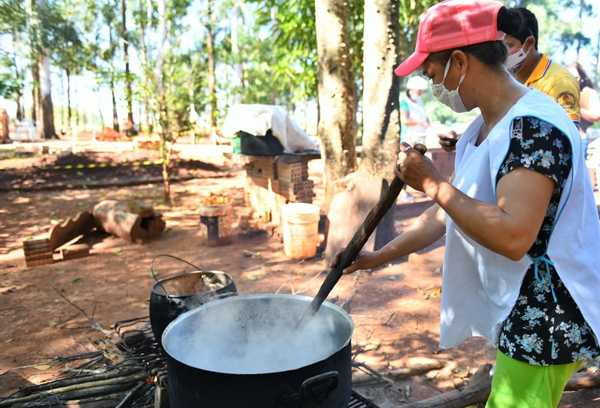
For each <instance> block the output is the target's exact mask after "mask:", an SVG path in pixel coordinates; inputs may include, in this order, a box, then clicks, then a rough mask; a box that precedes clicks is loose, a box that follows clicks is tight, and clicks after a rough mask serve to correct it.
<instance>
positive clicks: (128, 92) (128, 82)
mask: <svg viewBox="0 0 600 408" xmlns="http://www.w3.org/2000/svg"><path fill="white" fill-rule="evenodd" d="M121 37H122V38H123V59H124V60H125V98H126V99H127V128H126V129H125V131H126V132H127V134H132V133H133V132H134V122H133V90H132V88H133V85H132V82H133V79H132V75H131V72H130V70H129V33H128V32H127V0H121Z"/></svg>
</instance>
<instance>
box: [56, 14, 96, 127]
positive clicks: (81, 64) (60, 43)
mask: <svg viewBox="0 0 600 408" xmlns="http://www.w3.org/2000/svg"><path fill="white" fill-rule="evenodd" d="M64 6H66V7H68V6H70V4H65V5H64ZM48 22H49V23H51V24H52V25H53V27H54V36H53V43H54V45H55V47H54V48H55V51H54V52H53V53H52V62H53V63H54V65H56V66H57V67H59V68H61V69H62V70H63V71H64V74H65V77H66V82H67V87H66V88H67V121H66V123H67V126H69V127H70V126H71V125H72V116H73V115H72V103H71V95H72V93H71V79H72V77H73V75H78V74H80V73H81V72H82V71H83V69H84V68H85V67H88V66H89V65H90V60H89V53H88V52H87V49H86V47H85V46H84V44H83V43H82V41H81V38H80V36H79V33H78V32H77V30H76V28H75V25H74V24H73V22H72V21H70V20H67V19H66V18H64V16H63V15H60V14H58V15H55V16H54V18H52V19H48Z"/></svg>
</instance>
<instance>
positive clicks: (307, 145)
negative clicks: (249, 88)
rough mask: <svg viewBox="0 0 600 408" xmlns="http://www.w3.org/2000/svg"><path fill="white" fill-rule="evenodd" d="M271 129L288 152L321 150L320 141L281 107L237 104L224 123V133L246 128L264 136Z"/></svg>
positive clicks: (252, 133) (229, 135) (227, 133)
mask: <svg viewBox="0 0 600 408" xmlns="http://www.w3.org/2000/svg"><path fill="white" fill-rule="evenodd" d="M269 129H271V132H272V133H273V136H274V137H276V138H277V139H278V140H279V141H280V142H281V144H282V145H283V149H284V151H285V152H286V153H299V152H303V151H306V150H319V142H318V141H317V139H315V138H314V137H312V136H309V135H308V134H306V132H305V131H304V130H303V129H302V128H301V127H300V126H298V125H297V124H296V122H294V120H293V119H292V118H290V117H289V115H288V114H287V112H286V111H285V110H284V109H283V108H282V107H280V106H275V105H243V104H240V105H233V106H232V107H231V108H230V109H229V112H227V117H226V118H225V123H224V124H223V128H222V129H221V130H222V131H223V136H225V137H229V138H231V137H234V136H235V135H236V133H237V132H239V131H243V132H246V133H250V134H251V135H256V136H263V135H265V134H266V133H267V130H269Z"/></svg>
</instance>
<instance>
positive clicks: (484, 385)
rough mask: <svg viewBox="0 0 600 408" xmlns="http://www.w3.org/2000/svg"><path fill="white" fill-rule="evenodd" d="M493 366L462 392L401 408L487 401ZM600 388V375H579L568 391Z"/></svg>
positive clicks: (459, 407) (459, 406) (448, 407)
mask: <svg viewBox="0 0 600 408" xmlns="http://www.w3.org/2000/svg"><path fill="white" fill-rule="evenodd" d="M491 367H492V366H491V365H490V364H486V365H484V366H482V367H480V368H479V369H478V370H477V372H476V373H475V374H474V375H473V377H472V379H471V380H470V381H469V383H468V385H467V386H466V387H465V388H463V389H462V390H452V391H449V392H445V393H443V394H440V395H436V396H435V397H432V398H427V399H425V400H421V401H416V402H411V403H408V404H404V405H401V408H464V407H467V406H469V405H474V404H479V403H483V402H485V401H487V399H488V397H489V395H490V391H491V388H492V377H491V376H490V370H491ZM598 387H600V373H591V372H585V373H578V374H575V375H574V376H573V377H572V378H571V379H570V380H569V382H568V383H567V385H566V387H565V390H566V391H578V390H582V389H589V388H598Z"/></svg>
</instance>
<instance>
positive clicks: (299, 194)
mask: <svg viewBox="0 0 600 408" xmlns="http://www.w3.org/2000/svg"><path fill="white" fill-rule="evenodd" d="M314 186H315V183H314V182H313V181H312V180H309V179H308V163H307V162H306V161H300V162H295V163H282V162H277V180H276V181H275V183H274V185H273V191H275V193H277V194H280V195H282V196H283V197H285V198H286V200H287V201H288V202H295V203H312V200H313V197H314V191H313V190H314Z"/></svg>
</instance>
